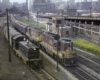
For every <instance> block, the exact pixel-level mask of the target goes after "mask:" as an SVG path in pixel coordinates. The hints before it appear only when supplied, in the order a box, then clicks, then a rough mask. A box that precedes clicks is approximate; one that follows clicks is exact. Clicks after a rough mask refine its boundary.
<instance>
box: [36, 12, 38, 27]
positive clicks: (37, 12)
mask: <svg viewBox="0 0 100 80" xmlns="http://www.w3.org/2000/svg"><path fill="white" fill-rule="evenodd" d="M36 13H37V17H36V18H37V27H38V11H37V12H36Z"/></svg>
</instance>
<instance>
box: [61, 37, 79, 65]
mask: <svg viewBox="0 0 100 80" xmlns="http://www.w3.org/2000/svg"><path fill="white" fill-rule="evenodd" d="M61 46H62V47H63V48H61V50H63V51H64V52H63V54H62V58H63V63H64V64H65V66H74V65H76V63H77V59H76V53H75V52H74V51H73V42H72V41H71V39H69V38H64V39H62V40H61Z"/></svg>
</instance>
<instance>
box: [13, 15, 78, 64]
mask: <svg viewBox="0 0 100 80" xmlns="http://www.w3.org/2000/svg"><path fill="white" fill-rule="evenodd" d="M11 23H12V26H14V28H15V29H17V30H18V31H20V32H21V33H22V34H24V35H25V36H27V37H28V38H29V39H30V40H31V41H32V42H34V43H35V44H36V45H38V46H39V47H40V48H41V49H42V50H44V51H46V52H48V53H49V54H50V55H51V56H52V57H54V58H59V62H61V63H62V64H64V65H65V66H73V65H76V63H77V56H76V53H75V52H74V50H73V42H72V41H71V39H70V38H67V37H62V38H60V40H59V42H58V46H59V47H58V55H57V48H56V47H57V44H56V43H57V40H55V38H54V36H55V34H53V33H50V32H46V31H42V30H40V29H38V28H36V27H30V26H29V25H27V24H25V23H23V22H20V21H18V20H16V19H15V18H14V17H13V16H11Z"/></svg>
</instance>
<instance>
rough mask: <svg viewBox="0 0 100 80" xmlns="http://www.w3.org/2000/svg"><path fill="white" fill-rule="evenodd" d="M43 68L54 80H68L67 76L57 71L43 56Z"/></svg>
mask: <svg viewBox="0 0 100 80" xmlns="http://www.w3.org/2000/svg"><path fill="white" fill-rule="evenodd" d="M41 56H42V59H43V67H44V69H45V70H46V71H47V72H48V73H50V74H51V75H52V76H53V77H54V78H55V79H56V80H69V79H68V77H67V75H66V74H65V73H64V72H63V71H57V67H56V66H55V65H54V64H53V63H52V62H51V61H49V60H48V58H45V57H44V56H43V55H41Z"/></svg>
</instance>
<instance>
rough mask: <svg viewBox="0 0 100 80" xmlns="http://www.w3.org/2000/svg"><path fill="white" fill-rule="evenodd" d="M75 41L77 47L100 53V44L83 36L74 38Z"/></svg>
mask: <svg viewBox="0 0 100 80" xmlns="http://www.w3.org/2000/svg"><path fill="white" fill-rule="evenodd" d="M73 43H74V46H75V47H78V48H80V49H83V50H85V51H88V52H91V53H93V54H96V55H100V45H97V44H94V43H92V42H90V41H88V40H85V39H82V38H75V39H74V40H73Z"/></svg>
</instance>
